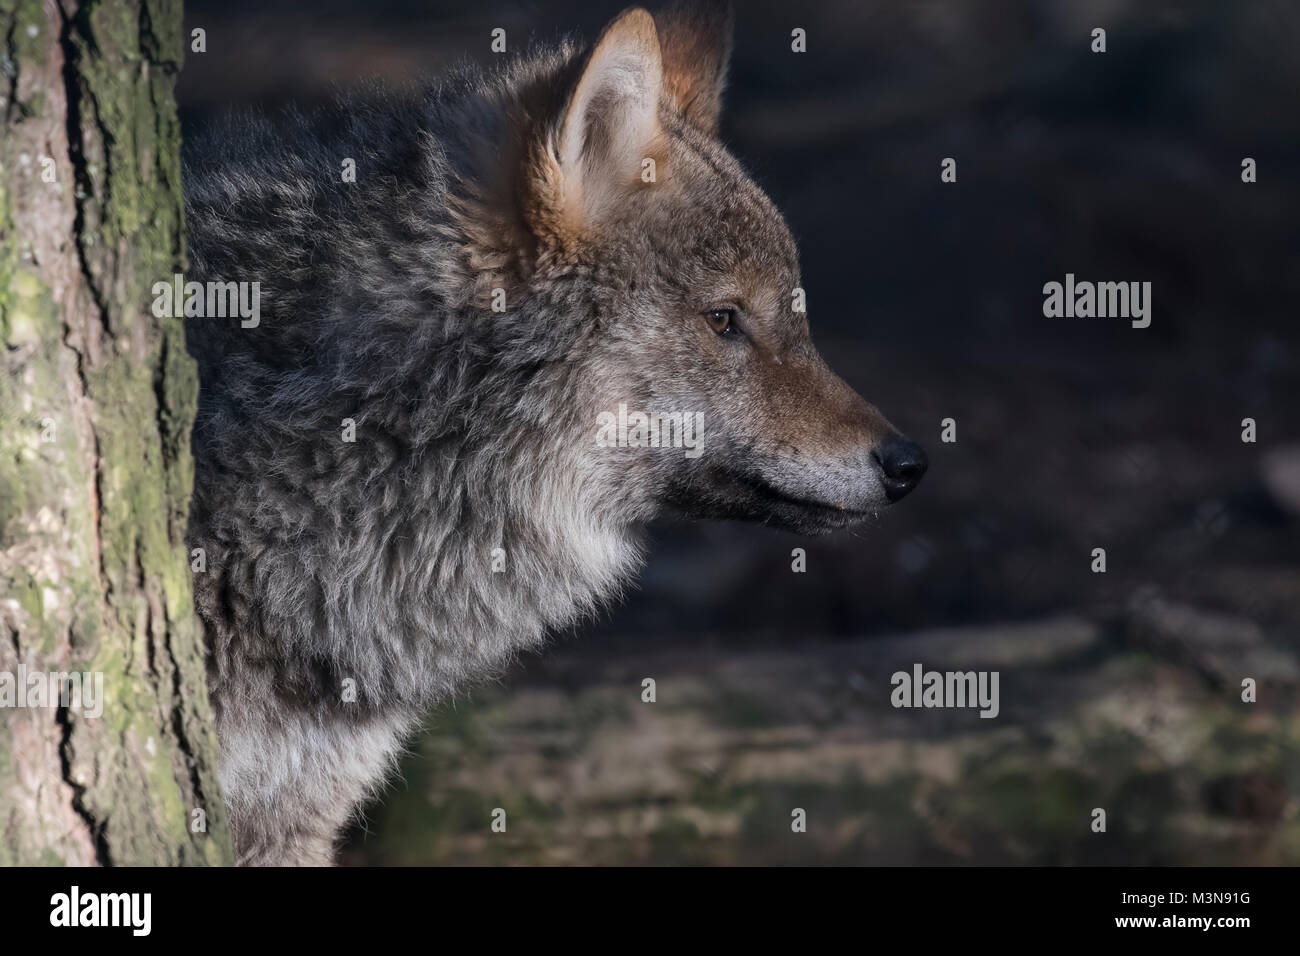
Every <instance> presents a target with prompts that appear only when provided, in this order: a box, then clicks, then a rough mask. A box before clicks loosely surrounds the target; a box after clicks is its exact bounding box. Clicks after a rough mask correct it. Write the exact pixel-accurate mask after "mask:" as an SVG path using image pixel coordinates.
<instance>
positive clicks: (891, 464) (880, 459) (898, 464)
mask: <svg viewBox="0 0 1300 956" xmlns="http://www.w3.org/2000/svg"><path fill="white" fill-rule="evenodd" d="M874 457H875V459H876V464H878V465H879V466H880V471H881V474H882V476H883V477H882V479H881V484H883V485H884V486H885V497H886V498H888V499H889V501H890V503H891V504H892V503H893V502H895V501H897V500H898V499H899V498H902V497H903V496H904V495H906V494H907V493H908V492H909V491H911V490H912V489H913V488H915V487H916V486H917V485H919V484H920V483H921V477H922V476H923V475H924V474H925V470H926V469H927V468H929V467H930V461H929V459H927V458H926V457H925V452H924V451H922V450H921V446H920V445H918V444H917V443H916V442H914V441H908V440H907V439H906V438H904V437H903V436H902V435H899V434H891V435H888V436H886V437H885V438H884V439H883V440H882V441H881V442H880V444H879V445H878V446H877V447H876V451H875V455H874Z"/></svg>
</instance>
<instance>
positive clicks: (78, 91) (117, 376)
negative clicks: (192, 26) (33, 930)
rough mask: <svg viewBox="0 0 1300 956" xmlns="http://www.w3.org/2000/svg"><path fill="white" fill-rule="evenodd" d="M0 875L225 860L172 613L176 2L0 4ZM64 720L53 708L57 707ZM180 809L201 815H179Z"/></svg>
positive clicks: (191, 622) (206, 743)
mask: <svg viewBox="0 0 1300 956" xmlns="http://www.w3.org/2000/svg"><path fill="white" fill-rule="evenodd" d="M0 45H2V47H3V61H2V65H3V71H2V72H0V117H2V122H3V129H2V130H0V340H3V344H4V348H3V349H2V350H0V353H2V354H0V364H3V366H4V368H3V374H2V375H0V621H2V622H3V626H4V630H5V635H4V640H2V641H0V675H3V674H4V673H9V674H11V675H15V676H16V675H17V674H18V671H19V667H20V665H22V666H23V667H24V668H25V670H26V672H27V673H28V674H31V673H49V672H72V671H80V672H90V673H92V674H102V675H103V687H104V698H105V699H104V704H103V715H102V716H100V717H98V718H95V717H91V716H88V714H87V713H86V707H85V706H84V702H83V706H82V707H81V708H78V707H76V706H56V707H51V706H37V707H32V706H26V707H16V706H12V705H10V706H7V707H5V708H4V709H0V865H4V864H43V863H67V864H94V863H100V864H186V863H191V864H195V863H215V864H220V863H228V862H230V861H231V859H232V851H231V847H230V840H229V836H228V832H227V829H226V825H225V813H224V809H223V807H222V803H221V797H220V793H219V790H218V786H217V782H216V775H215V766H216V764H215V754H216V743H215V738H214V736H213V732H212V729H211V728H212V721H211V713H210V709H209V703H208V699H207V692H206V688H205V685H204V663H203V645H202V634H201V631H200V629H199V626H198V623H197V621H196V619H195V617H194V614H193V607H192V599H191V593H190V578H189V564H188V556H187V553H186V550H185V544H184V530H185V521H186V512H187V507H188V501H189V496H190V487H191V481H192V477H193V463H192V461H191V459H190V453H189V432H190V426H191V422H192V420H193V415H194V406H195V398H196V393H197V379H196V375H195V371H194V369H193V367H192V364H191V361H190V359H189V357H188V356H187V355H186V353H185V349H184V345H183V333H182V328H181V325H180V323H179V321H178V320H175V319H170V318H168V319H158V318H155V317H154V316H153V314H152V311H151V309H150V304H151V302H152V295H151V291H150V290H151V287H152V285H153V284H154V283H155V282H158V281H160V280H166V279H170V277H171V276H172V275H173V273H176V272H180V271H182V268H183V256H184V248H183V218H182V208H183V207H182V202H181V191H180V161H179V147H180V131H179V126H178V123H177V119H176V107H175V101H174V98H173V86H174V83H175V77H176V73H177V71H178V69H179V68H180V64H181V59H182V49H183V34H182V26H181V3H180V0H100V2H95V0H84V2H78V0H61V2H53V0H44V2H42V0H0ZM72 703H75V702H72ZM196 811H201V812H196Z"/></svg>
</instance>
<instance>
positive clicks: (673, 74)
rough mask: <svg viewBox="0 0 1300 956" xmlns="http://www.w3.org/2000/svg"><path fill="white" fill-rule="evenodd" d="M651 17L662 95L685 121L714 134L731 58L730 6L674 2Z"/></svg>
mask: <svg viewBox="0 0 1300 956" xmlns="http://www.w3.org/2000/svg"><path fill="white" fill-rule="evenodd" d="M654 18H655V27H656V28H657V29H658V32H659V49H660V53H661V58H662V60H663V69H664V78H663V84H664V93H665V94H667V96H668V97H669V99H671V100H672V102H673V103H674V105H676V107H677V108H678V109H679V110H680V111H681V113H682V115H683V116H684V117H685V118H686V121H687V122H689V123H691V124H692V125H694V126H696V127H698V128H699V129H702V130H704V131H705V132H706V133H716V132H717V131H718V114H719V113H720V111H721V108H722V89H723V87H724V86H725V85H726V82H727V62H728V61H729V60H730V59H731V31H732V13H731V3H730V2H729V0H694V2H692V0H675V2H673V3H672V4H670V5H669V6H668V7H666V8H665V9H663V10H662V11H660V12H658V13H656V14H655V15H654Z"/></svg>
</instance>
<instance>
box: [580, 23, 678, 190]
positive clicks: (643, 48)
mask: <svg viewBox="0 0 1300 956" xmlns="http://www.w3.org/2000/svg"><path fill="white" fill-rule="evenodd" d="M662 88H663V65H662V63H661V61H660V57H659V37H658V34H657V33H656V32H655V22H654V18H653V17H651V16H650V14H648V13H647V12H646V11H644V10H642V9H640V8H639V7H636V8H633V9H631V10H627V11H624V12H623V13H622V14H620V15H619V16H618V18H617V19H616V20H614V22H613V23H611V24H610V25H609V26H607V27H606V28H605V31H604V32H603V33H602V34H601V35H600V39H599V40H597V41H596V45H595V47H594V48H593V49H592V51H591V54H590V55H589V56H588V58H587V60H586V62H585V64H584V65H583V68H582V75H581V76H580V77H579V78H578V81H577V83H576V85H575V86H574V87H573V91H572V92H571V93H570V94H569V99H568V102H567V104H566V105H565V107H564V112H563V114H562V116H561V118H560V124H559V129H558V131H557V136H556V139H555V143H554V146H555V154H556V155H555V158H556V161H557V162H558V165H559V173H560V181H561V182H560V191H561V194H562V197H563V201H565V203H566V204H568V203H570V202H575V201H576V202H577V203H579V204H580V205H582V206H585V207H586V209H587V213H588V214H590V213H591V210H592V207H593V203H596V202H599V201H601V199H602V197H603V196H604V195H605V194H607V193H608V192H609V191H610V190H611V189H617V188H618V187H621V186H628V185H631V184H633V183H635V182H637V181H638V178H639V175H640V172H641V164H642V160H643V159H644V158H645V157H646V156H648V155H651V152H652V150H653V149H654V147H655V142H656V140H657V138H658V137H659V94H660V91H661V90H662Z"/></svg>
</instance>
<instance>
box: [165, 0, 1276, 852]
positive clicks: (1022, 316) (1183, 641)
mask: <svg viewBox="0 0 1300 956" xmlns="http://www.w3.org/2000/svg"><path fill="white" fill-rule="evenodd" d="M621 6H622V4H618V3H615V4H610V5H606V4H598V3H577V2H574V0H560V2H555V3H539V4H518V3H503V2H499V0H487V2H484V3H477V4H475V5H473V7H472V8H471V7H468V6H466V7H463V8H462V7H459V6H457V5H454V4H449V3H445V2H435V3H415V2H413V0H410V2H402V0H375V2H370V3H366V4H364V5H363V4H358V3H348V2H344V0H327V2H323V3H319V4H314V5H313V6H311V7H310V8H307V7H302V8H301V9H298V8H296V7H295V5H293V4H288V3H282V2H269V3H268V2H262V3H257V4H254V3H251V2H243V0H239V2H231V0H222V2H216V0H191V2H190V3H189V4H188V10H189V12H188V14H187V24H188V26H190V27H191V28H192V27H194V26H204V27H205V28H206V29H207V30H208V49H209V52H208V53H207V54H202V55H191V56H190V57H189V59H188V61H187V64H186V69H185V73H184V74H183V79H182V84H181V91H180V92H181V103H182V108H183V117H184V118H185V120H186V123H187V126H189V127H191V128H192V127H193V126H194V125H195V124H197V123H201V122H202V121H203V119H204V118H205V117H206V116H208V115H210V113H211V112H212V111H213V110H215V109H218V108H222V107H225V106H230V105H247V104H250V103H261V104H264V105H267V106H274V105H276V104H278V103H282V102H285V101H286V100H288V99H298V100H306V101H310V100H312V99H314V98H318V97H320V96H322V95H324V94H325V92H326V90H327V88H328V87H329V86H330V85H331V84H336V83H337V84H346V83H347V82H349V81H350V80H352V79H355V78H358V77H361V76H366V75H370V74H375V73H378V74H381V75H386V76H388V77H390V78H394V79H398V80H400V79H403V78H406V77H409V76H410V75H411V74H412V73H413V72H415V71H417V70H425V71H427V72H430V73H435V74H436V73H437V72H438V71H439V70H441V69H442V68H444V67H445V65H446V64H447V63H449V62H451V61H454V60H457V59H460V58H462V57H469V58H470V59H473V60H476V61H478V62H482V63H490V62H491V60H492V56H491V54H490V53H489V52H488V38H489V34H490V31H491V29H492V28H493V27H496V26H503V27H505V28H506V29H507V31H508V35H509V36H510V37H511V38H512V39H511V41H510V42H511V43H512V44H522V42H523V40H524V38H526V37H528V36H530V35H535V36H536V37H538V38H541V39H549V38H554V37H555V36H558V35H560V34H561V33H563V32H566V31H570V30H574V29H577V30H579V31H580V32H582V33H583V34H584V35H586V36H587V37H591V36H593V35H594V34H595V32H596V31H597V30H598V29H599V27H600V25H601V24H602V23H603V22H605V21H606V20H607V19H608V18H609V17H610V16H612V15H613V14H615V13H616V12H617V11H618V10H619V9H620V8H621ZM738 6H739V13H738V35H737V45H736V55H735V61H734V64H733V70H732V76H733V83H732V87H731V90H730V91H729V94H728V100H727V107H726V115H725V119H724V127H723V134H724V139H726V140H727V142H728V143H729V144H731V145H732V146H733V148H734V149H735V151H736V152H737V154H738V155H739V156H740V158H741V159H742V161H743V162H744V163H745V164H746V165H747V166H748V167H749V168H750V169H751V171H752V172H753V173H754V175H755V177H756V178H757V179H758V181H759V182H760V183H761V184H763V185H764V186H765V188H767V189H768V190H769V192H770V193H771V194H772V195H773V198H774V199H775V200H776V201H777V203H778V205H779V206H780V207H781V208H782V209H783V210H784V211H785V213H786V215H787V218H788V219H789V221H790V224H791V228H792V230H793V231H794V233H795V236H796V238H797V239H798V240H799V242H800V246H801V249H802V255H803V264H804V285H805V287H806V288H807V289H808V293H809V311H810V319H811V321H812V323H813V329H814V335H815V337H816V339H817V341H818V343H819V345H820V347H821V349H822V351H823V354H824V355H825V356H826V357H827V359H828V361H829V362H830V363H831V364H832V366H833V367H834V368H836V370H837V371H839V372H840V373H841V374H842V375H843V376H844V377H845V378H846V379H847V380H848V381H849V382H850V383H851V384H853V385H854V386H855V387H856V388H858V389H859V391H861V392H862V394H864V395H865V396H867V397H868V398H869V399H870V400H871V401H873V402H875V403H876V404H878V405H879V406H880V407H881V408H882V409H883V410H884V411H885V412H886V414H887V415H889V417H890V418H891V419H892V420H893V421H894V422H895V423H896V424H897V425H898V426H899V427H901V428H902V429H904V430H905V431H907V432H908V433H909V434H910V435H911V436H912V437H913V438H915V439H917V440H918V441H920V442H921V443H922V444H923V445H925V447H926V448H927V450H928V451H929V453H930V456H931V461H932V466H931V470H930V473H929V475H927V477H926V479H925V482H924V484H923V485H922V487H921V488H920V490H918V491H917V492H916V493H915V494H914V495H913V496H912V497H910V498H908V500H907V501H906V502H904V503H903V504H902V505H901V506H900V507H899V508H898V509H895V511H893V512H891V513H889V514H887V515H885V516H884V517H883V518H882V520H881V521H880V523H879V526H877V527H872V528H866V529H863V530H861V531H859V532H857V533H855V534H853V535H844V536H838V537H834V538H827V539H813V540H808V539H800V538H795V537H792V536H789V535H782V534H776V533H773V532H770V531H767V530H765V529H761V528H753V527H746V526H740V525H687V524H682V523H676V522H672V521H665V522H663V523H662V524H660V525H657V526H656V527H655V528H654V529H652V532H653V535H652V536H653V548H652V551H651V558H650V563H649V566H648V567H647V569H646V572H645V574H644V575H643V577H642V580H641V583H640V589H639V590H638V591H637V592H636V593H635V594H633V595H631V596H630V598H629V600H628V601H627V602H626V604H624V605H623V606H622V607H621V608H619V609H617V610H615V611H612V612H611V614H610V616H609V617H608V618H607V619H604V620H601V621H599V622H594V623H593V624H591V625H588V626H585V627H584V628H582V629H581V632H580V633H579V634H578V635H577V636H576V637H572V638H569V639H565V640H562V641H561V643H560V646H559V647H557V648H556V649H555V650H553V651H552V652H550V653H548V654H547V655H544V656H542V657H540V658H532V659H529V660H527V661H525V662H523V665H522V666H521V667H520V668H517V669H516V670H515V671H514V672H512V674H511V675H509V676H508V677H507V679H506V680H505V681H504V682H503V683H502V684H501V685H499V686H493V687H489V688H483V689H481V690H477V691H475V692H474V693H473V695H472V697H471V698H470V699H469V700H462V701H460V702H458V704H457V705H456V706H455V707H451V706H449V707H447V708H444V709H443V710H442V711H441V712H440V713H438V714H437V715H435V716H434V717H433V719H432V720H431V723H430V732H429V734H428V735H427V736H425V737H424V738H422V739H421V740H419V741H417V742H416V743H415V744H414V745H413V751H414V752H413V754H412V756H411V757H410V759H408V760H407V762H406V764H405V767H404V773H405V780H406V783H405V785H404V786H399V787H398V789H396V790H395V791H394V792H392V793H390V794H388V795H387V797H386V799H385V800H384V802H383V804H382V806H376V808H375V809H374V811H373V812H372V814H371V816H370V819H369V821H368V830H369V832H368V833H366V832H363V831H362V830H360V829H359V830H358V831H357V833H356V834H354V838H353V840H352V843H351V847H350V850H349V854H348V859H350V860H351V861H353V862H370V863H391V862H398V863H414V862H463V863H473V862H499V861H505V862H603V863H624V862H687V861H689V862H717V863H729V862H792V861H798V862H855V863H863V862H871V863H905V862H974V863H1004V862H1006V863H1011V862H1016V863H1019V862H1031V863H1097V862H1107V863H1216V862H1226V863H1260V862H1263V863H1282V862H1287V863H1292V864H1295V863H1300V799H1298V798H1297V793H1298V792H1300V760H1298V759H1297V748H1300V726H1298V724H1297V721H1298V719H1300V718H1298V717H1297V709H1296V661H1295V653H1296V647H1297V641H1296V638H1297V631H1298V630H1300V534H1298V533H1297V532H1298V531H1300V504H1298V503H1297V499H1298V498H1300V493H1298V492H1297V491H1296V488H1297V487H1300V464H1298V463H1297V459H1296V457H1295V455H1294V454H1293V453H1292V454H1289V453H1288V449H1292V450H1293V449H1294V448H1295V447H1296V446H1298V445H1300V420H1298V419H1297V414H1296V412H1297V410H1298V409H1300V324H1298V323H1297V308H1296V303H1297V301H1300V227H1298V226H1297V223H1298V222H1300V186H1298V185H1297V184H1298V183H1300V112H1298V111H1297V110H1296V94H1297V91H1300V61H1298V60H1296V58H1295V56H1294V50H1295V47H1296V42H1297V39H1298V38H1300V7H1297V6H1296V5H1295V4H1294V3H1291V2H1289V0H1260V2H1253V3H1249V4H1227V3H1221V2H1217V0H1203V2H1140V0H1080V2H1072V3H1068V4H1062V3H1059V2H1055V0H1020V2H1001V0H999V2H993V0H973V2H958V0H933V2H916V3H902V2H860V3H859V2H848V0H837V2H830V3H826V2H823V3H818V2H813V3H809V4H800V5H790V4H780V3H776V2H770V0H758V2H752V3H746V2H744V0H741V2H740V3H739V4H738ZM794 26H802V27H804V28H805V29H807V30H808V36H809V52H808V53H807V54H806V55H803V56H795V55H792V54H790V53H789V52H788V51H789V32H790V29H791V28H793V27H794ZM1095 26H1101V27H1104V28H1106V29H1107V31H1108V50H1109V51H1108V52H1107V53H1106V54H1104V55H1096V54H1092V53H1090V52H1089V50H1088V45H1089V33H1090V31H1091V29H1092V28H1093V27H1095ZM946 156H952V157H954V158H956V159H957V160H958V182H957V183H956V184H950V185H944V184H941V183H940V182H939V175H938V173H939V161H940V159H941V158H943V157H946ZM1245 156H1251V157H1254V158H1255V159H1256V160H1257V162H1258V165H1259V182H1258V183H1255V184H1251V185H1246V184H1243V183H1242V182H1241V180H1240V164H1241V159H1242V158H1243V157H1245ZM1066 272H1073V273H1075V274H1076V275H1077V276H1078V277H1079V278H1080V279H1093V280H1137V281H1150V282H1152V283H1153V290H1154V300H1155V312H1154V319H1153V323H1152V326H1151V328H1149V329H1145V330H1136V329H1131V328H1130V327H1129V326H1128V324H1127V323H1126V322H1124V321H1122V320H1101V319H1092V320H1087V319H1074V320H1069V319H1057V320H1052V319H1045V318H1044V317H1043V315H1042V311H1041V309H1042V293H1041V289H1042V285H1043V283H1044V282H1047V281H1051V280H1056V281H1060V280H1061V279H1062V278H1063V276H1064V274H1065V273H1066ZM949 417H951V418H954V419H955V420H956V421H957V430H958V441H957V442H956V443H955V444H943V443H940V442H939V422H940V420H941V419H944V418H949ZM1246 417H1251V418H1254V419H1256V421H1257V422H1258V429H1259V441H1258V443H1256V444H1244V443H1243V442H1242V441H1241V440H1240V433H1241V421H1242V419H1243V418H1246ZM795 547H803V548H806V549H807V552H808V571H807V573H804V574H793V573H791V570H790V552H791V549H792V548H795ZM1095 547H1104V548H1106V550H1107V561H1108V570H1107V573H1105V574H1093V573H1091V571H1090V569H1089V564H1090V554H1091V551H1092V549H1093V548H1095ZM914 661H920V662H922V663H924V664H925V666H926V667H928V668H938V669H947V668H948V667H958V666H960V667H961V668H963V669H968V668H977V669H978V668H997V669H1000V670H1001V673H1002V682H1003V683H1002V701H1003V712H1002V714H1001V716H999V717H998V718H997V719H995V720H980V719H979V718H978V717H976V716H975V715H974V714H972V713H968V712H961V713H953V712H918V711H905V710H903V711H896V710H893V709H892V708H891V707H890V706H889V703H888V699H889V698H888V693H889V689H890V688H889V683H888V679H889V674H890V673H891V672H892V671H893V670H896V669H899V668H900V667H902V668H903V669H906V667H908V666H910V664H911V663H912V662H914ZM647 676H648V677H655V678H656V680H657V681H658V693H659V701H658V703H656V704H642V703H641V702H640V680H641V678H643V677H647ZM1245 676H1252V677H1255V678H1257V679H1258V680H1259V682H1260V701H1259V703H1257V704H1254V705H1248V704H1243V703H1241V702H1240V690H1239V685H1240V680H1241V678H1242V677H1245ZM498 806H500V807H504V808H506V809H507V812H508V814H509V817H508V818H509V829H508V831H507V834H504V835H493V834H490V832H489V831H488V821H489V814H490V811H491V809H492V808H493V807H498ZM796 806H802V807H804V808H805V809H807V810H808V811H809V832H808V833H807V834H802V835H794V834H791V832H790V827H789V814H790V809H791V808H793V807H796ZM1098 806H1100V807H1105V808H1106V809H1107V811H1108V816H1109V831H1108V833H1107V834H1106V835H1105V836H1100V835H1094V834H1092V833H1091V832H1090V831H1089V829H1088V823H1089V820H1090V816H1089V814H1090V812H1091V809H1092V808H1093V807H1098Z"/></svg>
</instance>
